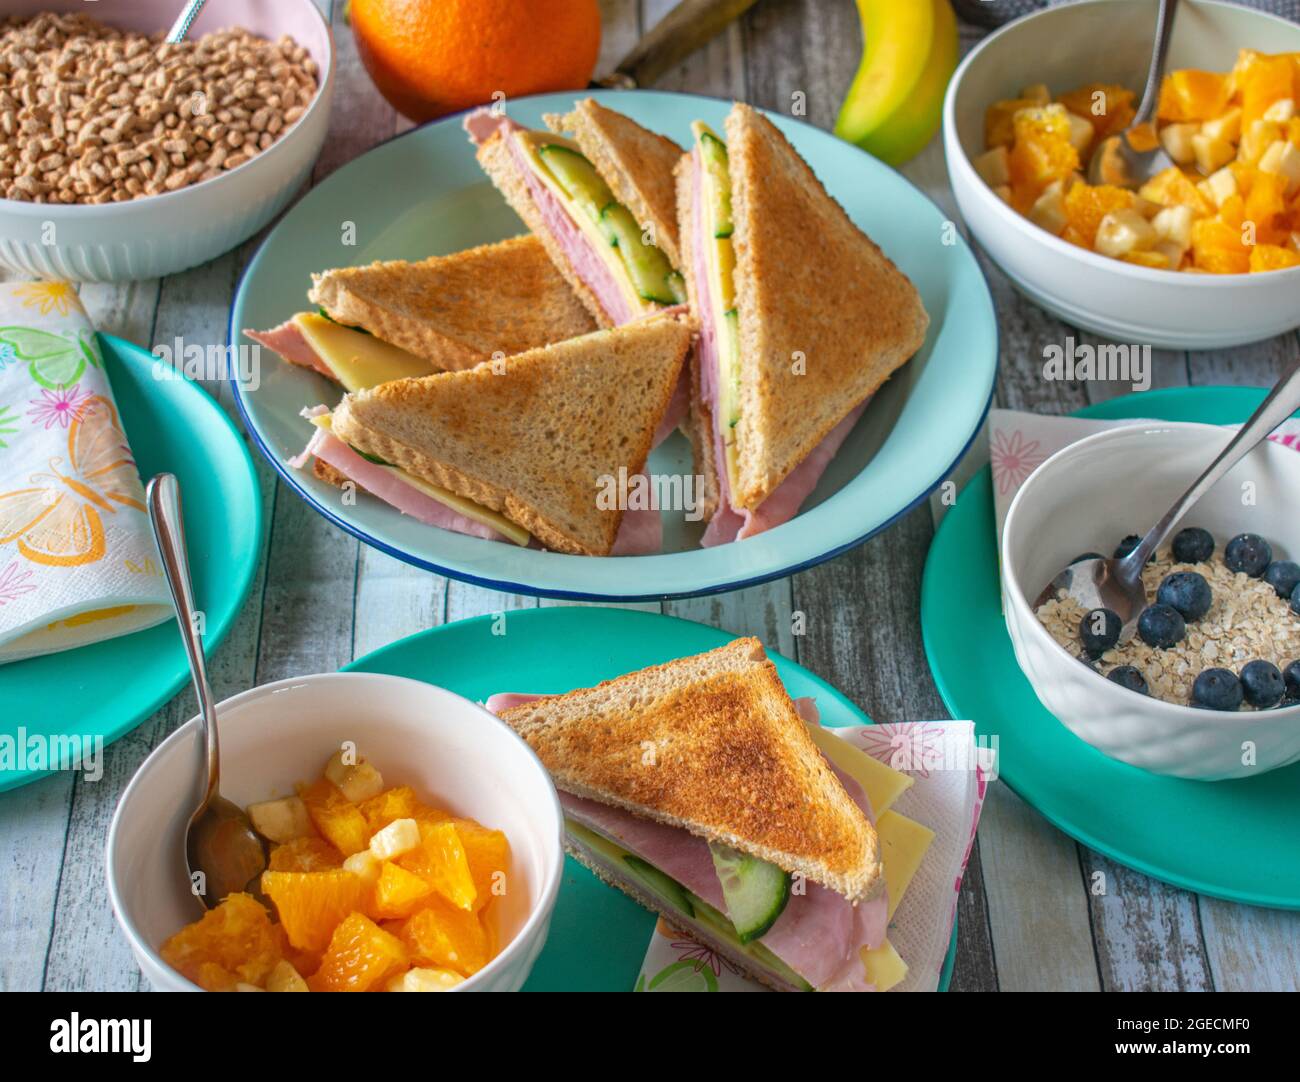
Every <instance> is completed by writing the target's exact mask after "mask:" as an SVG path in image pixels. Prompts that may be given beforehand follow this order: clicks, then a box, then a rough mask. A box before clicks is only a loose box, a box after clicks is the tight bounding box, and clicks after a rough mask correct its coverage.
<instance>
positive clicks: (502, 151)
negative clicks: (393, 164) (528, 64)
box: [477, 131, 614, 327]
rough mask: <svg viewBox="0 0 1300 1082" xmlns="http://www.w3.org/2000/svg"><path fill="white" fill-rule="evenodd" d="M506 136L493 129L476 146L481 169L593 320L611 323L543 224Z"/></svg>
mask: <svg viewBox="0 0 1300 1082" xmlns="http://www.w3.org/2000/svg"><path fill="white" fill-rule="evenodd" d="M507 138H508V133H505V132H502V131H496V132H493V133H492V135H491V137H490V138H489V139H488V140H487V141H486V142H485V143H483V145H482V146H480V147H479V148H478V153H477V158H478V163H479V165H480V166H482V167H483V171H484V172H485V173H487V175H488V178H489V179H490V180H491V181H492V183H493V184H494V185H495V186H496V189H497V191H499V192H500V193H501V194H502V195H503V196H505V200H506V202H507V203H509V204H510V207H511V209H512V210H513V211H514V212H515V213H516V214H518V215H519V217H520V218H522V219H523V223H524V225H526V226H528V228H529V229H530V230H532V233H533V236H535V237H536V238H537V239H538V240H540V241H541V242H542V246H543V247H544V248H545V249H546V254H547V255H548V256H550V258H551V263H552V265H553V266H554V267H555V269H556V270H558V271H559V272H560V274H561V275H562V276H563V278H564V280H565V281H566V282H568V283H569V288H570V289H572V290H573V292H574V294H575V295H576V296H577V298H578V300H580V301H581V302H582V304H583V306H584V307H585V308H586V309H587V311H588V312H589V313H590V314H591V317H592V318H593V319H594V320H595V321H596V326H598V327H612V326H614V321H613V319H611V318H610V316H609V314H608V313H607V312H606V311H605V309H604V307H602V305H601V303H600V301H599V300H597V299H596V294H594V293H593V292H592V291H591V290H590V289H589V288H588V287H587V284H586V283H585V282H584V281H583V280H582V279H581V278H579V277H578V275H577V274H575V273H574V270H573V264H571V263H570V262H569V258H568V256H566V255H565V254H564V250H563V249H562V248H561V247H560V246H559V244H558V243H557V242H556V240H555V237H554V236H552V234H551V231H550V229H548V228H547V226H546V220H545V219H544V218H543V217H542V212H541V211H540V210H539V209H538V208H537V203H536V201H535V200H534V199H533V194H532V192H530V191H529V190H528V184H527V182H526V181H525V180H524V178H523V177H521V176H520V175H519V166H518V164H517V163H516V162H515V159H514V156H513V155H512V154H511V152H510V147H509V146H508V145H507V144H506V139H507Z"/></svg>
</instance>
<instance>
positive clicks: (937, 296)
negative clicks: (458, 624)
mask: <svg viewBox="0 0 1300 1082" xmlns="http://www.w3.org/2000/svg"><path fill="white" fill-rule="evenodd" d="M592 96H593V97H594V98H596V99H597V100H598V101H600V102H602V103H604V104H606V105H608V106H610V107H612V108H614V109H618V110H620V111H622V112H624V113H626V114H627V115H628V116H630V117H631V118H632V119H634V120H636V121H638V122H639V123H641V124H643V125H645V126H646V127H647V128H650V129H651V130H653V131H657V132H662V133H663V134H665V135H668V136H669V137H671V138H673V139H675V140H676V141H677V142H678V143H680V144H683V145H688V144H689V141H690V138H691V135H690V124H691V121H692V120H696V119H700V120H704V121H707V122H708V123H710V124H711V125H713V126H714V127H715V128H717V129H719V130H721V126H722V120H723V117H724V116H725V115H726V112H727V109H728V107H729V103H727V102H723V101H718V100H716V99H713V98H703V97H697V96H694V95H687V94H670V93H663V92H659V91H596V92H594V93H593V94H592ZM573 100H574V95H573V94H550V95H543V96H538V97H531V98H521V99H519V100H516V101H511V102H510V104H509V107H508V111H509V114H510V116H511V117H512V118H514V119H515V120H517V121H519V122H520V123H522V124H524V125H527V126H530V127H542V126H543V125H542V114H544V113H551V112H566V111H568V110H569V109H570V108H571V107H572V105H573ZM771 119H772V121H773V122H774V123H775V124H776V125H777V127H779V128H780V129H781V130H782V131H783V132H784V133H785V135H786V136H787V137H788V138H789V139H790V141H791V143H792V144H793V145H794V147H795V149H796V150H798V151H799V153H800V154H802V155H803V156H804V157H805V158H806V160H807V161H808V163H809V164H810V165H811V166H812V168H813V170H814V171H815V172H816V173H817V175H818V177H819V178H821V180H822V182H823V183H824V184H825V186H826V188H827V190H828V191H829V192H830V194H831V195H832V196H833V197H834V198H835V199H837V200H838V201H839V202H840V203H841V204H842V205H843V207H844V209H845V210H846V211H847V212H848V214H849V216H850V217H851V218H852V219H853V221H854V222H855V223H856V224H857V225H859V226H860V227H861V228H863V229H864V230H865V231H866V232H867V233H868V234H869V235H870V236H871V237H872V239H873V240H875V241H876V243H877V244H879V245H880V247H881V248H882V249H883V250H884V252H885V254H886V255H888V256H889V257H890V258H891V259H893V260H894V261H895V262H896V263H897V264H898V266H899V267H900V268H901V269H902V270H903V271H904V272H905V273H906V274H907V275H908V276H909V277H910V278H911V279H912V281H913V282H914V283H915V284H916V287H917V289H918V290H919V292H920V294H921V298H922V300H923V302H924V304H925V307H926V310H927V311H928V313H929V316H930V330H929V334H928V335H927V337H926V340H925V343H924V345H923V346H922V348H921V350H920V351H919V353H918V354H917V355H916V356H915V357H914V358H913V359H912V360H911V361H910V362H909V363H908V364H907V365H905V366H904V367H903V368H902V369H900V370H899V371H898V372H897V373H895V375H894V376H893V378H892V379H890V380H889V382H888V383H887V384H886V385H885V386H884V387H883V388H882V389H881V390H880V392H879V393H878V394H877V395H876V396H875V398H874V399H873V400H872V402H871V404H870V406H869V407H868V409H867V411H866V413H865V415H864V417H863V419H862V420H861V421H860V422H859V423H858V425H857V426H856V428H855V429H854V431H853V433H852V434H851V435H850V437H849V439H848V440H847V442H846V443H845V445H844V447H843V448H842V449H841V450H840V452H839V453H838V454H837V455H836V457H835V459H834V461H833V462H832V463H831V465H830V467H829V468H828V469H827V471H826V473H825V475H824V476H823V478H822V480H821V483H820V484H819V485H818V487H817V489H816V491H815V492H814V493H813V494H812V496H811V497H810V498H809V499H808V501H807V502H806V504H805V506H804V509H803V511H802V513H801V514H799V515H798V516H797V517H796V518H795V519H794V520H793V521H791V522H789V523H786V524H785V525H782V526H780V527H778V528H776V529H773V530H771V531H769V532H767V533H764V534H761V535H760V536H758V537H754V538H750V539H749V540H746V541H745V542H744V543H742V544H733V545H725V546H721V547H718V548H712V549H702V548H700V547H699V538H700V535H701V533H702V532H703V526H704V524H703V523H700V522H696V523H689V522H686V521H685V516H684V515H683V514H682V512H680V511H677V512H665V513H664V551H663V553H662V554H658V555H654V556H638V557H619V558H604V559H600V558H592V557H582V556H569V555H564V554H562V553H555V552H543V551H539V550H536V549H522V548H518V547H516V546H513V545H508V544H501V543H498V542H493V541H485V540H482V539H479V538H472V537H466V536H463V535H460V534H455V533H451V532H448V531H445V530H440V529H437V528H434V527H429V526H426V525H423V524H421V523H419V522H417V521H415V520H414V519H412V518H409V517H406V516H403V515H402V514H401V513H399V512H398V511H397V510H395V509H394V508H392V507H390V506H388V505H387V504H384V503H382V502H381V501H379V500H377V499H374V498H373V497H370V496H367V495H363V496H362V497H361V498H357V499H355V500H351V499H349V500H347V501H345V500H344V499H343V497H342V495H341V493H340V490H339V489H337V488H335V487H333V486H331V485H329V484H327V483H325V482H323V481H320V480H319V479H317V478H316V477H314V476H313V475H312V473H311V471H310V470H309V469H305V470H296V469H293V468H291V467H289V466H288V465H286V461H287V460H288V459H289V458H291V457H292V456H294V455H296V454H297V453H298V452H300V451H301V450H302V449H303V447H304V445H305V444H306V443H307V440H308V438H309V437H310V435H311V432H312V429H311V426H310V425H309V424H308V423H307V422H306V421H305V420H303V418H302V417H300V416H299V413H300V411H301V410H302V409H303V408H304V407H310V406H315V405H317V404H325V405H329V406H333V405H334V404H335V403H336V402H337V401H338V399H339V397H340V392H339V390H338V388H337V387H334V386H332V385H331V384H330V383H329V382H328V381H327V380H325V379H324V378H323V377H321V376H319V375H317V374H316V373H314V372H311V371H309V370H306V369H303V368H298V367H295V366H293V365H290V364H287V363H285V362H284V361H282V360H281V359H280V358H279V357H277V356H275V355H274V354H272V353H270V351H265V352H264V353H263V355H262V364H261V371H260V380H259V381H258V382H257V384H256V386H255V387H254V386H253V384H252V382H251V381H247V380H242V378H241V381H239V382H237V383H236V385H235V391H236V401H237V402H238V404H239V408H240V410H241V411H242V413H243V416H244V419H245V421H246V422H247V427H248V430H249V432H250V433H251V434H252V436H253V439H254V442H255V443H256V444H257V446H258V448H259V449H260V450H261V452H262V453H263V454H264V455H266V457H267V458H268V460H269V461H270V462H271V464H272V465H273V466H274V467H275V468H276V469H277V470H278V471H279V472H280V475H281V476H282V477H283V478H284V480H285V481H286V483H287V484H288V485H289V486H290V487H291V488H292V489H294V491H296V492H297V493H298V494H299V495H300V496H302V497H303V499H305V500H306V501H307V502H308V503H309V504H311V506H312V507H313V508H315V509H316V510H317V511H318V512H319V513H320V514H322V515H324V516H325V517H326V518H327V519H329V520H330V521H331V522H333V523H334V524H335V525H337V526H339V527H340V528H342V529H344V530H347V531H348V532H350V533H352V534H354V535H355V536H357V537H359V538H360V539H361V540H362V541H365V542H366V543H367V544H369V545H372V546H374V547H375V548H378V549H380V550H382V551H384V552H386V553H388V554H390V555H392V556H395V557H396V558H398V559H401V560H404V561H406V562H407V563H410V564H414V565H416V566H418V567H423V568H426V569H428V570H431V571H436V572H438V573H440V574H444V575H449V576H451V577H453V578H458V579H463V580H465V581H468V582H473V583H477V584H478V585H482V586H488V587H491V588H494V589H499V590H504V591H507V592H510V593H526V594H535V595H542V596H547V597H564V598H571V599H589V600H607V601H611V600H622V601H631V600H652V599H661V598H667V597H683V596H693V595H700V594H709V593H715V592H719V591H724V590H734V589H738V588H740V587H742V586H748V585H752V584H754V583H759V582H765V581H767V580H769V579H774V578H779V577H781V576H784V575H788V574H791V573H793V572H795V571H799V570H801V569H803V568H806V567H810V566H812V565H814V564H817V563H820V562H821V561H823V560H826V559H829V558H830V557H832V556H835V555H837V554H838V553H840V552H843V551H845V550H847V549H849V548H852V547H853V546H855V545H857V544H860V543H861V542H862V541H864V540H866V539H867V538H868V537H870V536H872V535H873V534H874V533H876V532H878V531H879V530H881V529H883V528H884V527H886V526H888V525H889V524H890V523H891V522H893V521H894V520H895V519H896V518H898V517H899V516H900V515H902V514H904V513H906V512H907V511H908V510H909V509H910V508H911V507H913V506H915V505H916V504H917V503H918V502H919V501H920V500H922V499H923V498H924V497H925V495H926V494H927V493H928V492H929V491H930V490H932V489H933V488H934V487H935V486H936V485H938V484H939V482H940V481H941V480H942V479H943V478H944V477H945V476H947V474H948V473H949V471H950V470H951V468H952V467H953V465H955V463H956V462H957V461H958V460H959V459H960V458H961V456H962V454H963V453H964V451H965V449H966V447H967V445H968V444H969V442H970V440H971V439H972V438H973V436H974V434H975V433H976V432H977V431H978V430H979V427H980V424H981V422H982V420H983V417H984V415H985V413H986V412H987V410H988V404H989V400H990V397H991V394H992V389H993V379H994V374H995V371H996V367H997V327H996V322H995V320H994V314H993V305H992V302H991V300H990V297H989V293H988V287H987V286H986V285H985V283H984V279H983V276H982V275H981V273H980V270H979V267H978V265H977V264H976V261H975V259H974V257H973V255H972V254H971V250H970V248H969V247H968V246H967V244H966V242H965V241H964V240H963V239H962V238H961V236H960V234H959V233H958V231H957V230H956V229H954V228H953V226H952V223H951V222H949V221H947V220H946V218H945V215H944V214H943V212H942V211H940V210H939V208H938V207H936V206H935V205H934V204H933V203H931V202H930V200H929V199H927V198H926V197H925V196H924V195H922V194H921V193H920V192H919V191H918V190H917V189H916V188H914V187H912V185H911V184H909V183H908V182H907V181H906V180H905V179H904V178H903V177H902V176H901V175H899V174H898V173H896V172H894V171H893V170H891V169H889V168H888V167H887V166H884V165H882V164H881V163H879V162H877V161H876V160H875V159H874V158H872V157H871V156H870V155H868V154H866V153H864V152H863V151H861V150H859V149H858V148H857V147H854V146H852V145H850V144H848V143H845V142H844V141H842V140H840V139H837V138H835V137H834V136H833V135H831V134H829V133H828V132H825V131H822V130H820V129H818V128H814V127H812V126H811V125H808V124H806V123H803V122H802V121H798V120H794V119H791V118H789V117H783V116H779V115H775V114H772V115H771ZM461 120H462V118H461V117H459V116H457V117H448V118H446V119H444V120H440V121H437V122H435V123H432V124H428V125H426V126H424V127H421V128H417V129H415V130H413V131H411V132H408V133H406V134H403V135H401V136H398V137H397V138H395V139H392V140H390V141H389V142H387V143H384V144H382V145H380V146H378V147H376V148H374V149H373V150H371V151H370V152H369V153H367V154H364V155H362V156H361V157H360V158H358V159H356V160H355V161H352V162H349V163H348V164H347V165H345V166H343V167H342V168H340V169H339V170H338V171H337V172H335V173H333V174H331V175H330V176H329V177H328V178H326V179H325V180H324V181H323V182H322V183H321V184H319V185H318V186H317V187H315V188H314V189H313V190H312V191H311V192H309V193H308V194H307V195H306V196H305V197H304V198H303V199H302V200H301V201H300V202H299V203H298V204H297V205H296V206H295V207H294V208H293V209H292V210H290V211H289V213H288V214H286V215H285V217H284V219H283V220H282V221H281V222H280V224H279V225H278V226H276V228H275V229H274V230H273V231H272V232H271V234H270V235H269V236H268V237H267V238H266V241H265V242H264V243H263V245H262V247H261V249H260V250H259V251H258V253H257V255H256V257H255V258H254V259H253V261H252V262H251V263H250V264H249V267H248V270H247V273H246V274H245V276H244V278H243V281H242V282H241V283H240V286H239V290H238V292H237V293H236V296H235V300H234V304H233V306H232V308H231V315H230V320H231V326H230V341H231V342H243V343H245V344H247V341H248V340H247V339H246V338H244V337H243V334H242V332H243V331H244V330H245V329H250V328H251V329H265V328H268V327H273V326H276V325H277V324H279V323H280V322H282V321H283V320H286V319H288V318H289V317H291V316H292V315H293V314H294V313H295V312H299V311H302V310H304V309H306V308H308V307H309V305H308V301H307V299H306V292H307V289H308V288H309V287H310V285H311V274H312V272H313V271H317V272H319V271H322V270H325V269H327V268H331V267H339V266H354V265H360V264H365V263H369V262H371V261H373V260H377V259H411V260H418V259H423V258H426V257H428V256H433V255H441V254H447V253H451V252H456V251H460V250H462V249H464V248H467V247H470V246H473V245H477V244H484V243H488V242H490V241H495V240H500V239H502V238H504V237H508V236H511V235H516V234H519V233H522V232H524V226H523V224H522V223H521V222H520V221H519V219H518V218H517V217H516V216H515V214H514V212H513V211H511V210H510V208H509V207H508V206H507V205H506V203H505V201H504V200H503V199H502V198H501V196H500V195H499V194H498V192H497V191H496V189H495V188H493V187H492V185H491V183H490V182H489V181H488V180H487V178H486V177H485V176H484V174H483V173H482V171H481V170H480V169H479V167H478V164H477V162H476V161H475V159H474V154H473V150H472V148H471V146H470V145H469V142H468V140H467V138H466V136H465V133H464V132H463V131H462V129H461ZM808 243H809V246H810V250H813V251H815V250H816V248H817V245H818V238H817V237H815V236H811V237H809V238H808ZM871 318H872V316H871V313H867V312H859V313H850V312H846V313H845V319H846V320H870V319H871ZM649 468H650V472H651V473H654V474H660V475H682V474H687V475H689V474H690V473H693V472H694V471H693V467H692V464H691V456H690V448H689V445H688V443H687V441H686V439H685V438H684V437H683V436H681V435H680V434H677V435H674V436H672V437H670V438H669V439H668V440H667V441H666V442H665V443H664V444H663V445H662V446H661V447H659V448H658V449H657V450H656V451H655V453H654V454H653V455H652V456H651V459H650V464H649Z"/></svg>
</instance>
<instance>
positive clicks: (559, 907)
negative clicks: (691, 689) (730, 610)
mask: <svg viewBox="0 0 1300 1082" xmlns="http://www.w3.org/2000/svg"><path fill="white" fill-rule="evenodd" d="M494 619H495V617H492V616H479V617H476V618H474V619H472V620H459V621H457V622H456V623H453V624H447V625H445V626H443V627H436V628H433V629H432V630H430V631H422V632H420V633H419V634H417V635H412V636H410V637H409V638H405V639H401V640H399V641H398V642H395V643H392V644H390V645H388V646H385V647H383V648H381V649H379V650H376V651H375V652H374V653H371V654H367V655H366V656H365V657H362V658H358V659H357V660H356V661H354V662H352V664H351V665H348V666H346V669H349V670H351V669H356V670H360V671H362V672H377V673H388V674H389V675H392V676H406V677H410V678H412V679H415V680H424V681H426V682H427V683H430V684H437V685H438V686H439V687H444V688H447V689H449V690H450V691H454V692H456V694H458V695H463V696H464V697H465V698H467V699H474V700H476V701H479V702H482V701H484V700H486V699H487V697H488V696H489V695H491V694H492V693H493V692H498V691H522V692H533V691H535V692H560V691H569V690H571V689H573V688H575V687H589V686H591V685H592V684H598V683H599V682H600V681H602V680H609V679H611V678H612V677H615V676H621V675H623V674H624V673H627V672H632V671H634V670H636V669H643V668H645V667H646V666H647V665H658V664H660V663H661V662H664V661H671V660H672V659H673V658H678V657H686V656H688V655H690V654H698V653H701V652H702V651H705V650H712V649H713V648H714V647H717V646H722V645H724V644H726V643H728V642H730V641H731V640H732V639H734V638H735V637H736V636H734V635H729V634H727V632H725V631H719V630H718V629H717V628H712V627H705V626H704V625H703V624H695V623H691V622H690V621H689V620H678V619H676V618H675V617H671V616H660V615H659V614H658V613H647V612H638V611H636V610H633V609H599V608H586V607H582V606H577V607H561V608H545V609H524V610H521V611H518V612H511V613H509V614H508V616H507V619H506V629H505V634H503V635H502V634H495V635H494V634H493V620H494ZM558 643H562V644H563V646H562V647H561V648H557V644H558ZM769 656H770V657H771V658H772V660H773V662H775V664H776V668H777V671H778V672H779V673H780V674H781V679H782V680H783V681H784V682H785V686H786V688H787V690H788V691H789V692H790V694H791V695H792V696H795V697H798V696H801V695H811V696H813V697H815V698H816V700H817V708H818V709H819V710H820V711H821V715H822V723H823V724H824V725H829V726H840V725H869V724H871V719H870V718H868V717H867V716H866V715H865V714H864V713H862V711H861V710H859V709H858V708H857V707H856V706H854V705H853V703H851V702H850V701H849V700H848V699H846V698H845V697H844V696H843V695H841V694H840V693H839V692H838V691H836V690H835V689H834V688H833V687H831V686H830V684H828V683H826V681H824V680H822V679H821V678H820V677H817V676H814V675H813V674H812V673H810V672H809V671H808V670H807V669H805V668H803V667H801V666H799V665H796V664H795V663H794V662H793V661H789V660H787V659H786V658H783V657H781V656H780V655H778V654H772V653H770V652H769ZM654 924H655V918H654V915H653V914H651V913H649V912H647V911H646V910H644V909H642V908H641V907H640V906H639V905H637V904H636V903H635V902H633V901H632V900H631V899H630V898H628V897H627V896H626V895H625V894H623V893H621V892H620V891H617V890H614V889H612V888H611V887H607V886H605V884H604V883H602V882H601V881H600V880H599V879H597V878H596V877H595V876H594V875H592V874H591V872H589V871H587V869H586V868H584V867H583V866H582V865H581V864H578V863H577V862H576V861H574V860H573V859H572V858H570V857H566V858H565V861H564V878H563V880H562V882H561V884H560V897H559V901H558V902H557V903H556V906H555V914H554V916H553V918H552V920H551V933H550V936H549V937H548V938H547V940H546V946H545V948H544V949H543V950H542V954H541V957H539V958H538V960H537V966H536V968H534V969H533V973H532V976H531V977H529V979H528V983H527V985H525V988H524V990H525V991H529V992H560V991H565V992H629V991H631V990H632V986H633V984H634V983H635V982H636V976H637V973H638V972H639V970H640V968H641V960H642V959H643V958H644V957H645V952H646V947H647V946H648V944H649V942H650V933H651V932H652V931H653V929H654ZM956 955H957V930H956V928H955V927H954V929H953V936H952V945H951V947H950V948H949V950H948V956H947V958H946V959H945V961H944V965H943V972H942V973H941V974H940V978H939V989H940V991H946V990H947V988H948V984H949V982H950V981H951V979H952V967H953V963H954V961H955V959H956Z"/></svg>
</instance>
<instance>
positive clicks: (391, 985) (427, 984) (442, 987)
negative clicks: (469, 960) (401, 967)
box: [388, 967, 465, 992]
mask: <svg viewBox="0 0 1300 1082" xmlns="http://www.w3.org/2000/svg"><path fill="white" fill-rule="evenodd" d="M464 981H465V978H464V977H462V976H461V975H460V974H459V973H453V972H452V971H451V970H450V969H428V968H422V967H417V968H415V969H408V970H407V971H406V972H405V973H402V974H400V975H399V976H396V977H394V978H393V979H392V980H391V981H389V982H388V991H390V992H450V991H451V990H452V989H453V988H455V987H456V985H458V984H462V983H464Z"/></svg>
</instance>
